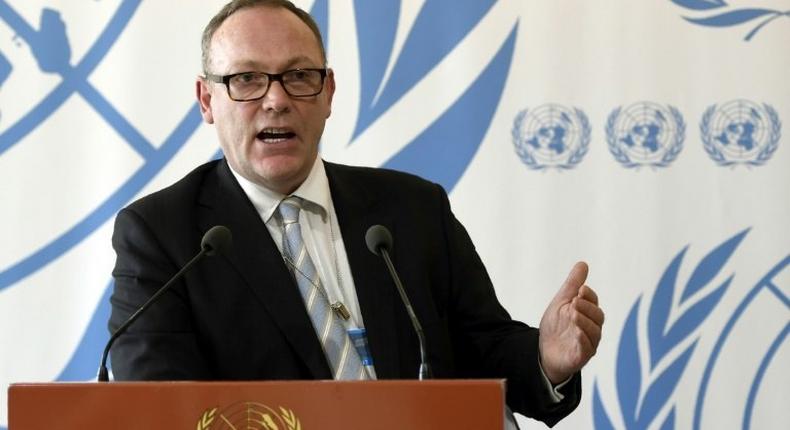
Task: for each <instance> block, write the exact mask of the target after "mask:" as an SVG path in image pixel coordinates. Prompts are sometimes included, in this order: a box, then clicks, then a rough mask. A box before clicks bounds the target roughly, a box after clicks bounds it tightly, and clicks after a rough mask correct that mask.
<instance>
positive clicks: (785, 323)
mask: <svg viewBox="0 0 790 430" xmlns="http://www.w3.org/2000/svg"><path fill="white" fill-rule="evenodd" d="M747 233H748V230H746V231H743V232H741V233H739V234H736V235H735V236H733V237H732V238H730V239H728V240H726V241H724V243H722V244H721V245H719V246H717V247H716V248H715V249H713V250H712V251H711V252H709V253H708V254H707V255H706V256H705V257H704V258H703V259H702V260H701V261H700V262H699V263H698V264H696V266H695V267H694V269H693V271H692V272H691V276H690V277H689V279H688V281H687V282H686V283H685V285H683V286H682V289H681V288H679V282H678V281H679V280H678V275H679V273H681V265H682V263H683V260H684V257H685V254H686V251H687V250H688V247H686V248H684V249H683V250H681V251H680V252H679V253H678V254H677V255H676V256H675V258H674V259H673V260H672V262H671V263H670V264H669V266H668V267H667V268H666V270H665V271H664V273H663V275H662V276H661V279H660V280H659V282H658V286H657V287H656V289H655V292H654V294H653V297H652V299H650V300H649V301H646V302H644V303H643V297H640V298H639V299H637V300H636V303H634V305H633V306H632V308H631V310H630V312H629V313H628V316H627V318H626V321H625V324H624V326H623V330H622V333H621V335H620V341H619V345H618V349H617V359H616V365H615V388H616V401H608V402H607V401H605V400H604V397H603V396H602V395H601V390H600V389H599V385H598V381H596V382H595V384H594V391H593V421H594V424H595V428H596V429H598V430H609V429H615V428H620V427H615V422H617V420H613V419H612V418H613V417H615V415H613V414H614V413H615V412H616V411H617V410H618V409H619V412H620V417H621V419H622V424H623V427H622V428H624V429H646V428H661V429H667V430H669V429H675V428H694V429H699V428H701V427H700V425H701V423H702V422H703V421H704V422H705V423H707V424H706V427H708V426H710V425H711V424H710V423H711V422H718V423H719V424H718V425H716V424H714V425H713V426H712V427H709V428H721V423H722V422H723V423H725V424H724V425H726V426H728V427H730V428H734V427H732V426H737V424H741V425H742V427H743V428H745V429H748V428H750V426H752V425H753V424H755V423H753V422H752V419H753V418H752V417H754V416H756V415H755V414H753V411H755V410H756V409H757V407H758V405H757V404H756V399H757V398H758V394H759V393H760V390H761V388H762V383H763V381H764V380H765V379H766V375H770V376H767V378H768V379H770V378H774V379H779V380H781V379H782V378H785V377H787V376H788V373H787V368H786V366H783V365H782V364H781V361H782V360H781V357H780V354H779V352H780V350H781V348H782V346H783V345H786V342H787V336H788V334H789V333H790V297H788V296H787V291H790V290H788V288H790V285H782V283H781V279H785V280H787V279H790V278H787V277H786V276H784V277H783V276H782V275H783V274H784V275H787V273H786V272H787V271H788V270H790V256H786V257H784V258H783V259H782V260H781V261H780V262H779V263H778V264H777V265H776V266H774V267H773V268H772V269H770V270H769V271H768V273H767V274H766V275H765V276H764V277H763V279H761V280H760V281H758V282H757V285H756V286H755V287H754V288H752V289H751V290H750V291H749V292H748V293H747V294H746V296H745V297H744V298H743V299H742V300H741V301H740V302H739V303H738V304H737V305H736V306H735V307H734V310H733V311H732V314H731V316H730V317H729V319H728V321H727V322H726V323H725V324H724V326H723V328H721V329H713V330H708V332H711V333H714V334H715V335H716V336H717V341H716V344H715V346H714V348H713V352H712V353H711V355H710V356H709V357H708V358H707V364H706V366H705V370H704V372H703V377H702V382H701V383H700V387H699V390H698V392H697V393H696V395H697V400H696V404H695V406H694V412H693V423H687V422H677V408H678V404H677V403H674V402H673V397H674V393H675V389H676V387H677V386H678V385H680V381H681V378H682V377H683V375H684V372H685V371H686V370H687V367H688V364H689V360H690V358H691V357H692V355H693V353H694V351H695V349H696V347H697V343H698V341H699V339H700V337H701V336H702V334H701V333H700V331H701V328H702V326H703V324H704V323H705V321H706V320H707V319H708V317H709V316H710V315H711V314H712V313H713V312H714V311H715V310H716V309H717V308H718V307H719V306H720V302H721V299H722V296H723V295H724V293H725V292H727V290H728V289H729V287H730V286H731V284H732V281H733V279H734V278H735V273H732V274H729V275H724V276H726V278H725V279H724V280H723V281H721V282H720V283H719V282H718V281H716V278H717V277H718V276H719V275H720V274H722V273H721V272H722V270H723V268H724V266H725V264H726V263H727V261H728V260H729V258H730V257H731V256H732V255H733V253H734V252H735V250H736V249H737V248H738V246H739V245H740V243H741V242H742V240H743V239H744V237H745V236H746V235H747ZM785 282H786V281H785ZM783 287H784V289H783ZM677 293H680V296H679V297H678V298H676V294H677ZM643 305H644V306H647V311H646V318H644V319H642V318H640V313H645V312H643V311H641V309H644V307H643ZM750 315H751V317H752V318H748V317H749V316H750ZM642 321H645V323H646V324H645V325H644V326H643V325H642V324H641V322H642ZM755 324H759V329H760V330H761V331H763V332H765V335H764V336H760V337H761V338H763V340H762V341H755V340H754V339H751V338H756V337H757V336H753V330H754V327H755ZM739 328H740V330H739ZM747 338H748V341H749V342H748V345H747V347H744V341H746V340H747ZM640 339H646V340H645V341H640ZM727 344H729V345H730V348H729V349H728V348H727V347H726V345H727ZM644 345H646V348H645V347H644ZM744 351H748V353H745V352H744ZM733 367H735V368H738V369H739V371H738V372H735V373H734V372H732V370H731V369H732V368H733ZM717 371H718V372H721V373H717ZM772 372H773V373H772ZM713 375H715V378H714V377H713ZM740 375H745V376H744V377H746V378H748V380H747V381H745V384H737V383H736V381H734V380H735V379H736V378H738V377H740ZM714 379H716V380H717V381H718V380H721V381H722V382H721V383H722V384H729V387H728V388H729V389H730V390H732V388H733V387H735V386H745V387H746V389H745V390H744V391H745V392H741V393H735V392H731V393H728V395H727V396H726V401H725V402H724V403H725V404H716V405H713V406H707V409H706V405H705V402H706V401H707V402H708V403H714V402H716V401H717V400H718V401H719V402H721V399H717V398H716V397H717V396H715V395H713V396H709V395H708V394H709V392H711V387H710V384H711V383H712V381H713V380H714ZM717 388H718V387H717ZM781 394H782V393H777V392H771V393H768V394H766V395H767V396H768V397H771V396H776V395H781ZM711 398H713V399H711ZM612 400H614V399H612ZM733 402H734V403H735V404H732V403H733ZM618 406H619V408H618ZM684 406H685V405H684ZM768 407H770V406H768ZM706 411H707V412H708V413H707V414H706ZM722 415H724V416H725V417H724V418H721V416H722ZM759 415H762V416H769V417H770V416H771V415H772V414H771V413H770V411H769V412H768V413H763V414H759ZM758 424H759V423H758Z"/></svg>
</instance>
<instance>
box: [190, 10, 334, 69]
mask: <svg viewBox="0 0 790 430" xmlns="http://www.w3.org/2000/svg"><path fill="white" fill-rule="evenodd" d="M258 6H265V7H272V8H284V9H286V10H288V11H290V12H291V13H293V14H294V15H296V16H297V17H298V18H299V19H300V20H302V22H304V23H305V24H307V26H308V27H309V28H310V30H311V31H312V32H313V34H314V35H315V37H316V39H317V40H318V48H319V49H320V50H321V61H323V62H324V64H326V52H325V51H324V39H323V37H321V30H319V29H318V24H316V22H315V20H313V17H312V16H310V14H309V13H307V12H305V11H304V10H302V9H300V8H299V7H297V6H296V5H294V4H293V3H291V2H290V1H289V0H233V1H231V2H230V3H228V4H226V5H225V6H224V7H223V8H222V9H221V10H220V11H219V12H218V13H217V14H216V15H214V17H213V18H211V21H209V22H208V25H206V28H204V29H203V37H202V39H201V43H200V47H201V50H202V57H201V60H202V62H203V72H204V73H209V70H208V66H209V63H210V61H211V58H210V57H209V51H210V50H211V39H212V38H213V37H214V33H215V32H216V31H217V29H218V28H219V27H220V26H221V25H222V23H223V22H225V20H226V19H228V17H229V16H231V15H233V14H234V13H236V12H238V11H240V10H242V9H248V8H252V7H258Z"/></svg>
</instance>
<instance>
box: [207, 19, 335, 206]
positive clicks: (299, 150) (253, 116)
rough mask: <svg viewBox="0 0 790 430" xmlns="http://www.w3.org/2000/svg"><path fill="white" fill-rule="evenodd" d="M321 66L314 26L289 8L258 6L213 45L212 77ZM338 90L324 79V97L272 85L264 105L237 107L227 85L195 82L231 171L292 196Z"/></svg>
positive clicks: (227, 26)
mask: <svg viewBox="0 0 790 430" xmlns="http://www.w3.org/2000/svg"><path fill="white" fill-rule="evenodd" d="M323 66H324V62H323V61H322V57H321V51H320V48H319V46H318V40H317V39H316V37H315V35H314V34H313V33H312V31H310V28H309V27H308V26H307V24H305V23H304V22H302V21H301V20H300V19H299V18H298V17H297V16H296V15H294V14H293V13H291V12H289V11H288V10H286V9H281V8H270V7H253V8H248V9H242V10H239V11H237V12H236V13H234V14H233V15H231V16H230V17H228V18H227V19H226V20H225V22H224V23H222V25H221V26H220V27H219V28H218V29H217V31H216V32H215V33H214V36H213V38H212V40H211V49H210V64H209V66H208V67H209V70H208V72H209V73H212V74H216V75H228V74H232V73H240V72H249V71H256V72H267V73H281V72H283V71H286V70H291V69H298V68H321V67H323ZM334 90H335V84H334V77H333V74H332V72H331V70H330V71H329V73H328V74H327V77H326V79H325V81H324V88H323V90H322V91H321V93H320V94H318V95H316V96H311V97H300V98H295V97H291V96H289V95H288V94H287V93H286V92H285V90H284V89H283V87H282V85H281V84H280V83H279V82H272V83H271V85H270V87H269V91H268V92H267V93H266V95H265V96H264V97H263V98H262V99H260V100H255V101H249V102H237V101H233V100H231V99H230V97H229V96H228V93H227V90H226V87H225V85H224V84H219V83H214V82H209V81H205V80H203V79H200V78H199V79H198V81H197V96H198V100H199V102H200V108H201V113H202V115H203V119H204V121H206V122H207V123H209V124H214V125H215V126H216V128H217V135H218V137H219V141H220V145H221V146H222V150H223V151H224V152H225V156H226V157H227V159H228V162H229V163H230V165H231V167H233V169H234V170H235V171H236V172H238V173H240V174H241V175H242V176H244V177H245V178H247V179H248V180H250V181H252V182H254V183H257V184H259V185H262V186H264V187H266V188H269V189H271V190H274V191H277V192H280V193H282V194H290V193H291V192H293V191H294V190H295V189H296V188H297V187H299V185H300V184H301V183H302V182H303V181H304V180H305V178H307V175H308V174H309V173H310V168H311V167H312V165H313V162H314V161H315V159H316V157H317V155H318V142H319V140H320V138H321V134H322V133H323V131H324V123H325V122H326V119H327V118H328V117H329V114H330V112H331V104H332V95H333V94H334Z"/></svg>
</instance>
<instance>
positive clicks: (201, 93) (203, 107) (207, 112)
mask: <svg viewBox="0 0 790 430" xmlns="http://www.w3.org/2000/svg"><path fill="white" fill-rule="evenodd" d="M195 95H196V96H197V99H198V104H199V105H200V115H201V116H202V117H203V121H205V122H206V124H214V115H213V114H212V113H211V92H210V91H209V88H208V84H207V82H206V80H205V78H203V77H202V76H198V78H197V80H196V81H195Z"/></svg>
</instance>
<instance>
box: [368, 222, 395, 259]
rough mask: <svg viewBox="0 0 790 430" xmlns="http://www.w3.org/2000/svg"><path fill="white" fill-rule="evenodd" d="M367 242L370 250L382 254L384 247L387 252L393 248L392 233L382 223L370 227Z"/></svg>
mask: <svg viewBox="0 0 790 430" xmlns="http://www.w3.org/2000/svg"><path fill="white" fill-rule="evenodd" d="M365 243H367V244H368V249H369V250H370V252H372V253H374V254H376V255H378V256H381V250H382V248H383V249H385V250H387V252H389V251H390V249H392V234H391V233H390V231H389V230H388V229H387V227H384V226H383V225H381V224H376V225H374V226H372V227H370V228H369V229H368V231H367V233H365Z"/></svg>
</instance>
